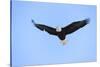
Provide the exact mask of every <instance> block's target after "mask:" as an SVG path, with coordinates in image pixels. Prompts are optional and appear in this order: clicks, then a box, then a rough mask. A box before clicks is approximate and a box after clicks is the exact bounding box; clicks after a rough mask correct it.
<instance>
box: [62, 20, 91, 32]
mask: <svg viewBox="0 0 100 67" xmlns="http://www.w3.org/2000/svg"><path fill="white" fill-rule="evenodd" d="M88 22H89V19H85V20H81V21H76V22H73V23H72V24H70V25H68V26H66V27H64V28H62V30H63V32H64V33H65V34H70V33H73V32H75V31H76V30H78V29H80V28H82V27H83V26H85V25H86V24H88Z"/></svg>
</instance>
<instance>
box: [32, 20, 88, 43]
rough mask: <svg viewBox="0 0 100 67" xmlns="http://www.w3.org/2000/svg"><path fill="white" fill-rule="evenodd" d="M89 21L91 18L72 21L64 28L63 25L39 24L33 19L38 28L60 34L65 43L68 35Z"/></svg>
mask: <svg viewBox="0 0 100 67" xmlns="http://www.w3.org/2000/svg"><path fill="white" fill-rule="evenodd" d="M88 22H89V19H84V20H80V21H75V22H72V23H71V24H69V25H67V26H65V27H62V28H61V27H56V28H53V27H50V26H47V25H44V24H37V23H35V21H34V20H32V23H33V24H34V25H35V27H36V28H38V29H40V30H41V31H46V32H48V33H49V34H50V35H55V36H58V38H59V39H60V40H61V43H62V44H63V45H65V44H66V41H65V37H66V35H68V34H71V33H73V32H75V31H76V30H78V29H80V28H82V27H84V26H85V25H86V24H88Z"/></svg>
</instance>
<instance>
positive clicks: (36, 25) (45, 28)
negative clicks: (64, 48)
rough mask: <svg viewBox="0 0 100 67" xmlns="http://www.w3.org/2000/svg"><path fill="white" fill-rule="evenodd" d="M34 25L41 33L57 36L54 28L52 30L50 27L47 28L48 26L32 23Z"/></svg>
mask: <svg viewBox="0 0 100 67" xmlns="http://www.w3.org/2000/svg"><path fill="white" fill-rule="evenodd" d="M34 25H35V27H37V28H38V29H40V30H42V31H47V32H48V33H49V34H52V35H56V34H57V32H56V29H55V28H52V27H49V26H46V25H43V24H36V23H34Z"/></svg>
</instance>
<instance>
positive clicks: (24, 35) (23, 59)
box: [11, 1, 96, 67]
mask: <svg viewBox="0 0 100 67" xmlns="http://www.w3.org/2000/svg"><path fill="white" fill-rule="evenodd" d="M86 18H90V23H89V24H88V25H86V26H85V27H83V28H81V29H79V30H78V31H76V32H74V33H72V34H70V35H68V36H66V39H67V40H68V42H67V44H66V45H65V46H63V45H62V44H61V43H60V40H59V39H58V38H57V37H56V36H53V35H49V34H48V33H47V32H43V31H40V30H38V29H37V28H36V27H34V25H33V24H32V22H31V20H32V19H34V20H35V22H36V23H41V24H45V25H48V26H51V27H56V26H60V27H64V26H66V25H68V24H70V23H72V22H73V21H79V20H83V19H86ZM11 49H12V65H13V67H20V66H24V65H42V64H58V63H76V62H77V63H78V62H89V61H96V6H95V5H75V4H60V3H43V2H32V1H31V2H28V1H13V2H12V48H11Z"/></svg>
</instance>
